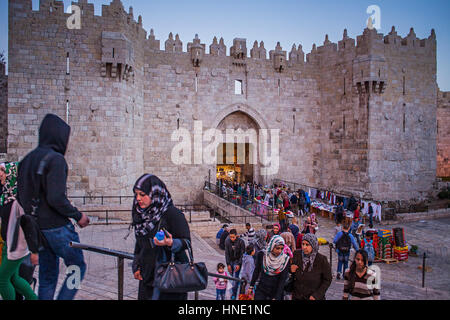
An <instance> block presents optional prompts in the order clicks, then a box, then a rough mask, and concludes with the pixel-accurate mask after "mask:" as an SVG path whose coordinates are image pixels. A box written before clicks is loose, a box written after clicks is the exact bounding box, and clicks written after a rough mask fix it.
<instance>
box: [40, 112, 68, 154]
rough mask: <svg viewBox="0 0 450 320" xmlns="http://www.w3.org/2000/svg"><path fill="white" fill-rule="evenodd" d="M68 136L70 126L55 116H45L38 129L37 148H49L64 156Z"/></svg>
mask: <svg viewBox="0 0 450 320" xmlns="http://www.w3.org/2000/svg"><path fill="white" fill-rule="evenodd" d="M69 136H70V126H69V125H68V124H67V123H66V122H65V121H64V120H62V119H61V118H60V117H58V116H57V115H54V114H47V115H46V116H45V118H44V120H42V123H41V126H40V128H39V147H43V148H51V149H53V150H54V151H56V152H58V153H61V154H62V155H65V154H66V150H67V145H68V144H69Z"/></svg>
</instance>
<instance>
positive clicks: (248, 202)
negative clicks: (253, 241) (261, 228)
mask: <svg viewBox="0 0 450 320" xmlns="http://www.w3.org/2000/svg"><path fill="white" fill-rule="evenodd" d="M204 189H205V190H207V191H209V192H211V193H213V194H215V195H217V196H218V197H220V198H221V199H224V200H226V201H228V202H230V203H232V204H234V205H237V206H239V207H241V208H243V209H244V210H247V211H249V212H250V213H252V214H253V215H254V216H252V218H253V217H255V218H261V222H262V219H263V218H264V219H265V220H267V221H273V218H274V215H275V213H274V212H273V207H271V206H268V205H265V204H264V203H261V202H258V201H255V200H254V198H251V199H250V198H249V197H245V196H243V195H239V194H237V193H236V192H233V193H231V194H228V193H227V196H226V197H224V196H223V194H222V192H217V190H216V189H217V186H216V185H215V184H212V183H210V182H208V181H205V187H204ZM230 196H239V197H240V199H241V200H240V202H241V204H238V203H237V202H233V201H232V200H230ZM242 203H245V205H243V204H242ZM254 205H256V206H259V207H262V208H264V210H266V211H267V213H266V214H263V215H259V214H257V213H255V212H252V210H249V209H248V208H246V207H249V206H251V207H253V206H254ZM232 217H233V218H239V217H244V216H232ZM225 218H226V217H225Z"/></svg>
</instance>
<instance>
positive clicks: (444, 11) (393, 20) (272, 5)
mask: <svg viewBox="0 0 450 320" xmlns="http://www.w3.org/2000/svg"><path fill="white" fill-rule="evenodd" d="M89 2H91V3H94V5H95V14H96V15H101V6H102V4H109V3H110V2H111V1H110V0H89ZM71 3H72V1H71V0H64V4H65V7H66V8H67V7H68V6H69V5H70V4H71ZM122 3H123V5H124V8H125V10H126V11H127V12H128V8H129V7H130V6H132V7H133V11H134V17H135V20H137V18H138V16H139V15H142V19H143V25H144V28H145V30H147V32H148V33H150V29H151V28H153V29H154V31H155V36H156V38H157V39H159V40H161V47H163V46H164V41H165V40H166V39H167V38H168V35H169V33H170V32H172V33H173V34H174V36H175V34H176V33H178V34H179V35H180V39H181V41H182V42H183V50H184V51H186V45H187V43H188V42H190V41H192V39H193V38H194V36H195V34H196V33H198V35H199V37H200V39H201V41H202V43H205V44H206V46H207V48H208V47H209V45H210V44H211V43H212V39H213V37H214V36H217V38H218V39H220V37H223V38H224V40H225V45H226V46H227V54H229V48H230V46H231V44H232V41H233V38H246V39H247V48H248V49H250V48H251V47H252V46H253V42H254V41H255V40H258V42H259V41H264V46H265V48H266V50H267V52H268V51H269V50H272V49H274V48H275V46H276V43H277V41H279V42H280V43H281V46H282V47H283V49H284V50H286V51H288V52H289V51H290V49H291V47H292V44H293V43H295V44H296V45H298V44H301V45H302V46H303V51H304V52H305V54H306V53H309V52H310V51H311V48H312V44H313V43H316V44H317V45H318V46H319V45H322V44H323V41H324V39H325V34H328V35H329V39H330V41H332V42H335V43H337V42H338V41H339V40H341V39H342V33H343V30H344V29H345V28H346V29H347V30H348V35H349V36H350V37H352V38H355V39H356V36H357V35H360V34H362V32H363V30H364V28H365V26H366V25H365V23H366V21H367V18H368V17H369V14H368V13H367V12H366V10H367V8H368V6H370V5H377V6H378V7H379V8H380V10H381V19H380V23H381V28H380V29H379V30H378V32H381V33H383V34H384V35H385V34H387V33H389V32H390V30H391V27H392V26H395V27H396V30H397V32H398V34H399V35H400V36H402V37H406V36H407V35H408V33H409V29H410V28H411V27H413V28H414V31H415V33H416V35H417V37H418V38H420V39H423V38H427V37H428V36H429V35H430V32H431V29H432V28H434V29H435V31H436V36H437V48H438V51H437V72H438V76H437V81H438V85H439V87H440V89H441V90H443V91H450V72H449V71H450V42H449V35H450V19H449V16H448V14H449V12H450V1H448V0H428V1H424V0H407V1H406V0H395V1H392V0H384V1H375V0H368V1H367V0H341V1H335V0H320V1H302V0H277V1H274V0H271V1H269V0H122ZM38 6H39V0H33V8H34V9H35V10H36V9H37V8H38ZM0 31H1V32H0V52H1V51H5V53H7V50H8V0H0ZM208 50H209V49H207V52H209V51H208Z"/></svg>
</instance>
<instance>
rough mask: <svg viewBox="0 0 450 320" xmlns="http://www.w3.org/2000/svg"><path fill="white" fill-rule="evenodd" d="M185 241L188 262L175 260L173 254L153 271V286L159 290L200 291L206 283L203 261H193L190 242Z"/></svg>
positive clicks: (174, 291) (206, 276) (206, 275)
mask: <svg viewBox="0 0 450 320" xmlns="http://www.w3.org/2000/svg"><path fill="white" fill-rule="evenodd" d="M185 241H186V242H187V247H188V248H187V250H188V252H189V262H187V263H177V262H175V254H174V253H172V257H171V259H170V261H169V262H166V263H163V264H161V265H160V266H159V267H158V268H157V269H156V271H155V279H154V286H155V287H156V288H158V289H159V290H160V291H161V292H168V293H185V292H190V291H201V290H204V289H206V287H207V285H208V269H207V268H206V265H205V264H204V263H203V262H198V263H194V257H193V254H192V248H191V243H190V241H189V240H185Z"/></svg>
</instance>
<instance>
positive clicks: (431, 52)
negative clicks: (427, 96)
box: [10, 0, 436, 67]
mask: <svg viewBox="0 0 450 320" xmlns="http://www.w3.org/2000/svg"><path fill="white" fill-rule="evenodd" d="M72 5H76V6H78V7H79V8H80V10H81V17H82V21H83V24H84V25H87V26H89V25H90V24H92V23H96V24H97V25H100V26H101V25H105V29H107V31H112V30H110V29H108V27H107V26H106V25H107V23H106V21H110V22H111V24H113V25H115V26H116V27H117V28H118V29H119V31H120V32H125V31H126V30H127V29H128V31H129V32H133V33H136V37H131V38H135V39H138V40H139V41H142V42H143V43H144V46H143V47H144V48H146V49H147V50H150V51H165V52H166V53H190V50H189V49H188V48H186V51H185V49H184V48H183V42H182V41H181V40H180V37H179V35H178V34H176V35H175V37H174V36H173V33H170V34H169V36H168V39H166V40H165V41H164V48H161V47H160V42H161V41H160V40H158V39H156V38H155V35H154V31H153V29H152V30H151V31H150V34H149V36H148V38H147V32H146V31H145V30H144V29H143V26H142V17H141V16H138V19H137V21H136V20H135V18H134V12H133V8H132V7H130V8H129V10H128V12H126V11H125V9H124V7H123V3H122V1H121V0H112V1H111V3H110V4H109V5H102V11H101V16H95V14H94V4H92V3H89V2H88V0H78V1H76V2H72ZM10 6H12V8H13V9H12V10H14V12H15V14H14V16H15V17H18V18H25V19H28V18H31V19H37V18H39V17H40V18H42V19H49V18H52V17H54V18H58V17H59V18H60V19H61V20H62V19H67V18H69V17H70V15H71V14H68V13H65V10H64V9H65V8H64V3H63V1H58V0H40V2H39V10H38V11H34V10H32V1H31V0H15V1H10ZM34 21H35V20H34ZM83 24H82V25H83ZM108 25H109V24H108ZM122 29H124V30H122ZM102 31H104V30H102ZM128 37H129V35H128ZM129 38H130V37H129ZM240 41H241V42H240V43H241V44H242V45H243V46H244V47H245V52H240V51H239V50H237V51H239V54H240V55H241V56H242V57H243V58H251V59H259V60H269V61H273V57H272V56H271V54H270V52H277V50H278V49H277V48H278V45H279V43H278V44H277V47H276V48H274V50H269V55H267V50H266V48H264V42H263V41H261V42H260V44H259V45H258V42H257V41H255V42H254V44H253V47H252V48H251V49H250V52H249V53H250V54H249V55H248V53H247V47H246V45H247V44H246V39H241V40H240ZM134 45H137V46H139V43H135V44H134ZM368 54H378V55H385V54H389V55H401V56H408V55H411V56H413V55H421V56H423V57H425V58H430V59H433V58H435V55H436V34H435V31H434V29H433V30H432V31H431V34H430V36H429V37H428V38H424V39H420V38H418V37H417V35H416V34H415V32H414V29H413V28H411V29H410V32H409V34H408V35H406V36H405V37H403V38H402V37H401V36H399V35H398V34H397V32H396V30H395V27H392V30H391V32H390V33H389V34H387V35H385V36H384V35H383V34H381V33H378V32H377V31H376V29H375V28H371V29H369V28H366V29H365V30H364V31H363V34H361V35H358V36H357V37H356V40H355V39H352V38H350V37H348V35H347V30H344V34H343V37H342V39H341V40H339V41H338V42H337V43H334V42H331V41H330V39H329V37H328V35H326V36H325V40H324V42H323V44H322V45H321V46H318V47H316V45H315V44H314V45H313V48H312V50H311V51H310V52H309V53H307V54H306V62H305V53H304V52H303V48H302V46H301V45H299V49H297V48H296V46H295V44H294V45H293V47H292V49H291V51H290V52H289V54H286V56H285V58H284V60H285V61H286V62H288V63H287V65H286V67H293V66H296V65H303V64H305V63H310V64H318V63H322V62H324V63H329V61H332V59H331V60H330V59H329V57H330V56H333V55H334V56H342V55H348V56H351V55H353V56H361V55H368ZM204 55H211V56H230V57H232V56H233V55H236V50H235V49H234V46H232V47H230V51H229V52H227V48H226V46H225V45H224V40H223V38H220V42H218V41H217V37H214V39H213V41H212V43H211V45H209V52H206V50H205V52H204ZM277 56H278V57H279V56H280V55H279V54H277ZM280 59H281V58H280Z"/></svg>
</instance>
